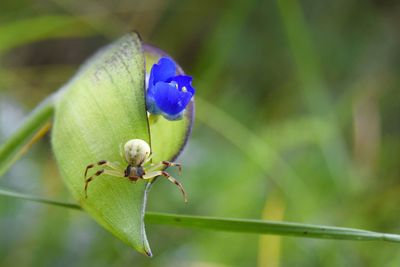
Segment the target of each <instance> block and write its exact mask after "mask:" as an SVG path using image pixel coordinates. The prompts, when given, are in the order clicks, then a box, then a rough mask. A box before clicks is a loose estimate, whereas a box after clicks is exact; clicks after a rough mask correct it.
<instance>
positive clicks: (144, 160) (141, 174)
mask: <svg viewBox="0 0 400 267" xmlns="http://www.w3.org/2000/svg"><path fill="white" fill-rule="evenodd" d="M123 156H124V158H125V161H126V163H128V166H127V167H126V168H125V169H123V168H121V167H120V166H119V165H116V164H114V163H112V162H109V161H107V160H100V161H99V162H97V163H92V164H89V165H87V166H86V170H85V196H86V197H87V190H88V186H89V183H90V182H91V181H93V179H94V178H95V177H97V176H100V175H102V174H107V175H111V176H115V177H121V178H127V179H129V180H130V181H132V182H136V181H138V180H140V179H142V180H151V179H153V178H155V177H157V176H162V177H165V178H166V179H168V181H170V182H171V183H174V184H175V185H176V186H178V187H179V189H180V190H181V192H182V194H183V197H184V200H185V202H187V195H186V192H185V190H184V189H183V186H182V184H181V183H180V182H179V181H177V180H176V179H175V178H174V177H172V176H171V175H170V174H169V173H167V172H165V171H160V170H159V169H160V168H161V167H164V166H165V167H170V166H176V167H178V170H179V174H181V171H182V166H181V165H180V164H179V163H174V162H169V161H161V162H159V163H155V164H153V163H151V162H150V160H151V157H152V154H151V150H150V146H149V144H147V142H146V141H144V140H141V139H132V140H129V141H128V142H126V143H125V145H124V155H123ZM96 165H97V166H104V167H108V169H105V168H103V169H100V170H98V171H97V172H96V173H95V174H93V175H91V176H89V177H87V174H88V171H89V169H91V168H94V167H95V166H96Z"/></svg>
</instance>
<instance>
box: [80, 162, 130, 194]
mask: <svg viewBox="0 0 400 267" xmlns="http://www.w3.org/2000/svg"><path fill="white" fill-rule="evenodd" d="M102 174H108V175H111V176H115V177H121V178H125V176H124V173H122V172H120V171H116V170H105V169H101V170H98V171H97V172H96V173H95V174H93V175H92V176H90V177H88V178H87V179H85V197H86V198H87V189H88V186H89V183H90V182H91V181H93V179H94V178H95V177H97V176H100V175H102Z"/></svg>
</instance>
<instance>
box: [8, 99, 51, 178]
mask: <svg viewBox="0 0 400 267" xmlns="http://www.w3.org/2000/svg"><path fill="white" fill-rule="evenodd" d="M53 101H54V99H53V98H52V97H50V98H48V99H46V100H45V101H43V102H42V104H40V105H39V106H38V107H37V108H36V109H35V110H34V111H33V112H32V113H31V114H30V115H29V116H28V117H27V118H26V120H25V121H24V123H23V124H22V125H21V127H20V128H19V129H18V130H17V131H16V132H15V133H13V134H12V135H11V136H10V137H9V138H8V139H7V140H6V142H5V143H3V144H1V145H0V176H2V175H3V174H4V173H6V172H7V170H8V169H9V168H10V167H11V166H12V165H13V164H14V163H15V162H16V161H17V160H18V159H19V158H20V157H21V156H22V155H24V154H25V153H26V152H27V151H28V150H29V149H30V148H31V147H32V145H33V144H34V143H36V142H37V141H38V140H39V139H40V138H42V137H43V136H44V134H46V133H47V132H48V130H49V129H50V126H51V124H50V122H49V121H50V119H51V117H52V116H53V114H54V103H53Z"/></svg>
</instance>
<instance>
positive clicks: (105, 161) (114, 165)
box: [85, 160, 119, 179]
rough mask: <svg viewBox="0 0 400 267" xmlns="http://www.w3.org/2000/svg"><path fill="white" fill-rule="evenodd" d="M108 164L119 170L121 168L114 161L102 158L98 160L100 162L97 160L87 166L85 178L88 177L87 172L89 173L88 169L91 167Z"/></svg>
mask: <svg viewBox="0 0 400 267" xmlns="http://www.w3.org/2000/svg"><path fill="white" fill-rule="evenodd" d="M96 165H97V166H103V165H104V166H108V167H110V168H111V169H114V170H118V169H119V167H118V166H117V165H116V164H114V163H111V162H109V161H107V160H100V161H98V162H96V163H91V164H89V165H87V166H86V169H85V179H86V177H87V173H88V171H89V169H91V168H94V167H95V166H96Z"/></svg>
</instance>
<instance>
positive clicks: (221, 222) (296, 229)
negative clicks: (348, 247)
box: [0, 189, 400, 243]
mask: <svg viewBox="0 0 400 267" xmlns="http://www.w3.org/2000/svg"><path fill="white" fill-rule="evenodd" d="M0 195H2V196H9V197H14V198H20V199H26V200H31V201H35V202H40V203H45V204H50V205H55V206H60V207H64V208H71V209H76V210H81V207H80V206H79V205H76V204H72V203H65V202H61V201H54V200H50V199H46V198H41V197H36V196H31V195H27V194H22V193H17V192H12V191H9V190H2V189H0ZM145 221H146V223H150V224H161V225H173V226H178V227H188V228H200V229H209V230H218V231H229V232H242V233H255V234H271V235H286V236H299V237H306V238H319V239H341V240H356V241H386V242H394V243H400V235H395V234H385V233H378V232H372V231H365V230H358V229H352V228H343V227H331V226H321V225H311V224H301V223H291V222H274V221H264V220H251V219H250V220H249V219H232V218H218V217H206V216H192V215H180V214H168V213H158V212H146V217H145Z"/></svg>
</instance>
